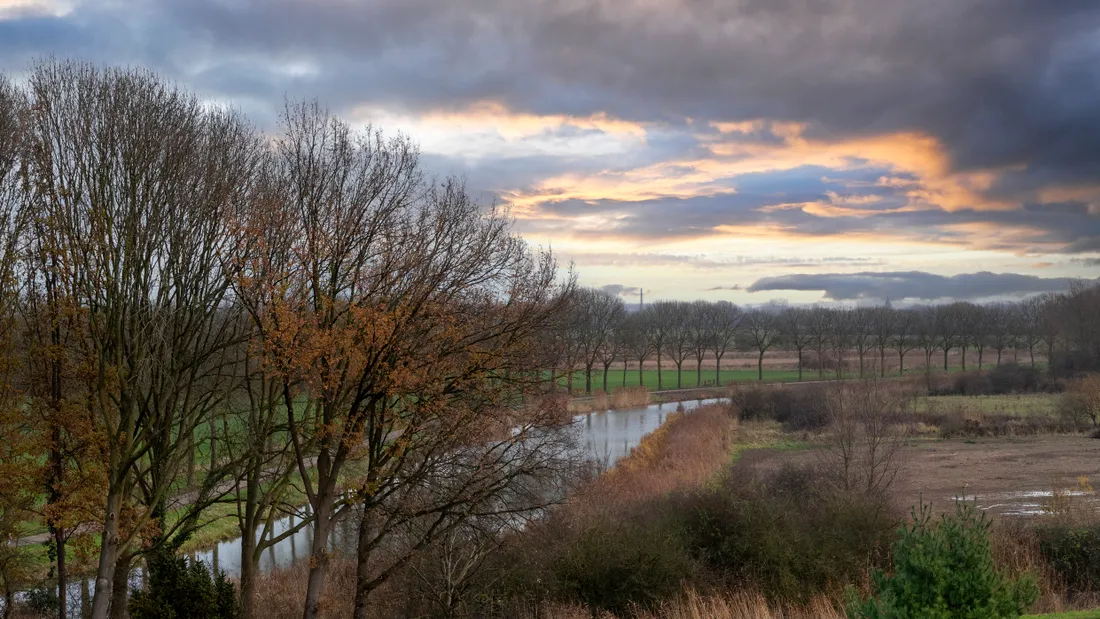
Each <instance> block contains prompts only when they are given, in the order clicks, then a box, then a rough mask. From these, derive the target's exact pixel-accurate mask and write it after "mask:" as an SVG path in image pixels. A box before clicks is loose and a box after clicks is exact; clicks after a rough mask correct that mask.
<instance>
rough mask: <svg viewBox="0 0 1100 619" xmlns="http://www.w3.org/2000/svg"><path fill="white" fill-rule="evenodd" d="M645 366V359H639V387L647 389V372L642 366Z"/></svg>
mask: <svg viewBox="0 0 1100 619" xmlns="http://www.w3.org/2000/svg"><path fill="white" fill-rule="evenodd" d="M643 365H645V359H638V386H639V387H645V370H643V369H642V366H643Z"/></svg>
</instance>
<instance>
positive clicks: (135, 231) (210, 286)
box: [30, 62, 255, 619]
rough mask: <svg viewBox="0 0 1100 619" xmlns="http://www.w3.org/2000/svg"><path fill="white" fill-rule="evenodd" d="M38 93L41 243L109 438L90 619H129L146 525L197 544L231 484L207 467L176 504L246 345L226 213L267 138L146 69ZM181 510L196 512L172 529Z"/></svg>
mask: <svg viewBox="0 0 1100 619" xmlns="http://www.w3.org/2000/svg"><path fill="white" fill-rule="evenodd" d="M30 87H31V92H32V95H33V97H34V101H35V104H34V108H33V109H34V115H33V119H32V127H33V129H32V140H33V149H34V158H33V160H32V165H31V172H30V173H31V175H32V177H33V184H34V187H35V189H36V196H35V199H36V201H37V203H38V208H39V209H40V212H41V213H42V216H43V218H44V220H45V221H46V225H43V226H42V227H41V231H42V232H43V234H46V235H47V238H46V240H45V241H44V243H43V244H44V246H46V247H48V248H49V251H51V252H54V253H55V255H56V256H57V259H56V260H53V259H50V260H47V261H46V263H47V264H49V265H54V266H56V271H55V272H54V273H53V274H51V275H50V277H53V278H54V279H55V281H57V282H58V286H59V287H60V288H61V289H62V290H64V293H65V295H66V297H67V298H70V299H73V300H74V302H75V303H76V304H77V305H78V306H79V307H81V308H82V309H83V311H84V312H86V315H87V332H86V333H85V334H83V337H82V341H81V343H80V346H81V348H82V354H83V355H84V358H85V359H87V360H88V362H89V363H90V364H91V367H92V368H93V369H92V372H93V373H94V375H95V376H96V378H95V379H94V380H93V381H91V384H92V385H93V390H92V392H91V393H90V394H89V395H88V397H87V402H88V407H89V410H88V413H89V414H90V415H91V416H92V417H93V418H94V420H95V422H96V424H97V426H98V427H100V428H101V430H102V432H103V434H104V436H105V441H104V445H105V451H104V454H103V458H104V461H105V463H106V469H107V471H108V490H107V495H106V517H105V519H104V522H103V526H102V531H101V535H102V544H101V553H100V561H99V566H98V569H97V574H96V590H95V599H94V601H93V605H92V616H93V617H94V618H95V619H102V618H104V617H106V616H107V613H108V608H109V607H110V609H111V614H112V615H114V616H122V615H123V614H124V613H125V603H126V594H127V591H126V585H125V583H126V576H127V574H128V572H129V565H130V562H131V560H132V558H133V557H134V554H135V552H136V551H137V550H138V547H137V546H136V544H135V542H136V541H137V540H138V538H139V537H142V536H144V533H143V531H146V530H147V527H146V525H147V524H148V523H150V522H152V523H155V526H154V527H153V530H155V531H156V533H155V534H153V536H152V537H151V538H149V537H148V536H145V539H143V542H144V543H143V544H142V548H143V549H148V548H150V547H151V546H150V544H152V545H153V546H156V545H159V544H163V543H168V542H169V540H171V539H173V538H178V537H177V534H178V535H179V536H183V535H186V534H187V532H189V531H190V530H193V529H194V527H195V526H196V522H197V518H198V515H199V513H201V510H202V508H203V507H204V506H205V505H206V504H208V503H209V501H211V500H213V494H214V493H215V489H216V488H217V482H218V480H219V478H220V476H221V474H222V472H221V471H217V470H214V469H213V468H211V469H210V470H208V471H207V475H206V476H205V478H204V480H203V483H202V485H201V487H200V489H199V491H198V492H197V494H194V495H193V496H192V497H190V498H191V500H188V501H181V500H180V497H181V492H180V491H181V490H182V488H181V486H180V484H179V480H180V479H183V478H184V477H185V476H182V475H180V473H181V472H182V471H183V469H184V466H185V464H186V462H187V458H188V456H189V449H188V447H189V446H190V443H191V440H192V438H191V437H192V436H193V433H194V431H195V429H196V428H198V427H200V425H202V424H205V423H206V421H207V419H208V417H209V416H210V415H211V413H212V411H214V410H215V409H216V408H217V407H218V405H219V401H220V397H221V394H223V393H224V390H223V389H222V388H221V386H220V383H221V381H222V378H221V377H222V376H223V372H222V371H221V367H222V365H223V364H224V363H225V359H224V356H223V355H222V352H223V351H224V349H225V347H226V345H227V343H228V342H229V341H231V340H232V339H233V337H234V336H233V334H232V333H231V332H230V327H231V323H230V322H229V321H226V320H225V319H224V312H222V311H221V310H222V309H223V300H224V298H225V292H226V289H227V286H228V279H229V278H228V277H227V276H226V274H225V272H224V270H223V265H222V257H223V256H224V253H225V250H226V249H227V248H226V246H225V241H226V238H225V236H224V235H223V234H222V230H223V221H224V220H223V216H222V215H223V213H224V212H225V211H226V210H227V209H228V208H229V207H230V205H231V204H232V203H233V202H234V201H235V200H237V199H238V197H239V196H240V194H241V192H243V191H245V190H246V188H247V186H248V180H247V177H248V174H249V173H250V169H249V161H248V160H249V157H250V156H251V153H252V146H253V145H254V144H255V140H254V139H253V136H252V133H251V130H250V128H249V127H248V126H247V125H245V124H244V123H242V122H241V121H240V120H239V119H238V118H237V117H236V116H234V115H233V114H230V113H227V112H223V111H221V110H218V109H215V108H209V107H204V106H202V105H200V104H199V102H198V101H197V100H196V99H195V98H194V97H193V96H190V95H187V94H185V93H183V92H181V91H179V90H175V89H173V88H172V87H169V86H167V85H166V84H164V83H163V82H162V81H160V80H159V79H157V78H156V77H155V76H152V75H150V74H148V73H144V72H141V71H121V70H106V71H101V70H98V69H95V68H92V67H90V66H87V65H81V64H76V63H55V62H46V63H43V64H40V65H38V66H37V67H35V69H34V71H33V72H32V75H31V77H30ZM88 144H95V145H97V148H88V147H87V145H88ZM176 506H178V507H180V508H182V509H183V510H184V511H185V514H184V515H183V516H182V517H181V518H178V519H174V520H173V521H171V522H169V521H167V520H166V519H165V518H164V516H165V515H166V514H167V513H168V511H169V510H170V509H171V508H173V507H176ZM112 597H113V599H112Z"/></svg>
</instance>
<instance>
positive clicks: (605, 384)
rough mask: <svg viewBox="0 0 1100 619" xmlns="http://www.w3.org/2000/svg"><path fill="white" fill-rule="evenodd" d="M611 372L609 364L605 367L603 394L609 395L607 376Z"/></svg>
mask: <svg viewBox="0 0 1100 619" xmlns="http://www.w3.org/2000/svg"><path fill="white" fill-rule="evenodd" d="M610 371H611V364H610V363H607V364H604V366H603V392H604V393H607V374H608V372H610Z"/></svg>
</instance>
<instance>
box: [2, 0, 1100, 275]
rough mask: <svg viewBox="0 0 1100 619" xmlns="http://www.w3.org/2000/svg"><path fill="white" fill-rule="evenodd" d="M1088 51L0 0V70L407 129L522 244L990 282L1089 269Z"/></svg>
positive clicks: (790, 28) (314, 8)
mask: <svg viewBox="0 0 1100 619" xmlns="http://www.w3.org/2000/svg"><path fill="white" fill-rule="evenodd" d="M1098 32H1100V4H1097V3H1096V2H1095V1H1094V0H1065V1H1062V2H1009V3H1005V2H1003V1H1001V0H929V1H928V2H912V1H911V0H877V1H872V0H821V1H817V2H805V1H804V0H730V1H728V2H718V1H714V0H658V1H646V2H625V3H624V2H621V1H620V0H451V1H448V2H444V3H440V2H438V1H437V0H371V1H369V2H366V1H363V0H325V1H324V2H315V1H311V0H232V1H226V0H158V1H156V2H142V3H124V2H118V1H117V0H86V1H81V0H6V1H5V0H0V68H3V69H5V70H7V71H14V72H19V71H23V70H25V69H26V67H27V64H28V63H29V62H30V61H31V60H32V59H34V58H36V57H41V56H43V55H47V54H54V55H57V56H58V57H79V58H84V59H88V60H92V61H95V62H101V63H112V64H121V65H135V64H140V65H146V66H149V67H151V68H153V69H155V70H157V71H159V72H161V73H163V74H165V75H166V76H168V77H170V78H172V79H174V80H177V81H179V82H181V83H183V84H186V85H187V86H188V87H191V88H194V89H196V90H197V91H198V92H199V94H200V95H201V96H202V97H204V98H206V99H208V100H210V101H214V102H222V103H231V104H232V105H234V106H237V107H239V108H241V109H242V110H244V111H245V112H247V113H249V114H250V115H252V116H253V117H254V118H256V120H257V122H258V123H259V124H260V125H261V126H262V127H266V128H271V127H272V126H273V125H274V122H273V121H274V112H275V110H276V109H277V108H278V107H279V106H280V105H281V104H282V101H283V100H284V97H291V98H296V97H318V98H320V100H321V101H322V102H324V103H326V104H328V105H331V106H332V107H333V109H334V110H336V111H337V112H339V113H341V114H344V115H345V116H347V117H349V118H351V119H353V120H354V121H355V122H365V121H367V120H374V121H376V122H378V123H379V124H381V125H382V126H383V127H385V128H390V129H392V128H398V129H402V130H405V131H407V132H409V133H410V134H411V135H412V136H413V137H414V138H415V139H417V140H418V141H419V142H420V143H421V144H422V145H423V148H424V153H425V163H426V165H427V167H428V168H429V170H431V171H432V172H438V173H444V174H446V173H459V174H468V176H469V178H470V181H471V183H470V186H471V187H472V188H474V189H475V190H478V191H483V192H484V194H485V195H486V196H488V197H491V198H497V199H500V200H503V201H507V202H511V203H513V204H514V205H515V210H514V214H515V215H516V216H517V218H518V222H517V227H518V230H520V231H521V232H523V233H526V234H528V235H538V236H540V237H541V238H543V239H547V238H551V237H552V240H555V241H556V240H558V239H566V240H574V241H580V242H590V241H604V240H606V241H609V242H614V243H619V244H620V246H629V245H630V244H631V243H634V244H639V243H640V242H642V241H644V242H645V243H646V244H647V247H651V246H652V245H653V243H654V242H658V243H662V242H663V243H668V244H675V243H679V242H682V241H686V240H692V239H699V238H704V237H715V238H719V239H724V238H744V237H760V238H765V239H771V238H780V237H787V238H791V237H794V238H796V239H802V240H805V239H834V240H835V239H844V241H845V242H851V243H852V244H853V246H854V247H853V249H852V250H851V251H852V252H856V251H858V248H857V247H855V246H857V245H858V244H859V243H861V242H874V243H879V244H882V243H891V242H896V241H906V242H910V243H921V244H937V245H942V246H950V247H951V248H952V249H963V250H990V251H994V252H1000V254H1001V260H1002V262H1001V264H1006V263H1007V262H1008V261H1009V260H1010V259H1011V258H1012V256H1013V255H1014V254H1052V253H1066V254H1082V255H1088V254H1092V253H1094V252H1098V251H1100V184H1098V183H1097V182H1096V180H1095V179H1096V170H1097V169H1100V115H1097V114H1096V113H1095V110H1096V109H1100V73H1097V72H1096V71H1095V67H1096V66H1097V65H1098V63H1100V45H1096V44H1095V41H1096V35H1097V33H1098ZM730 59H736V60H735V61H731V60H730ZM670 251H671V250H670ZM844 251H845V252H847V251H849V250H847V249H845V250H844ZM680 252H681V253H682V249H681V250H680ZM1046 258H1047V256H1043V257H1041V258H1039V259H1043V260H1046ZM602 260H603V262H605V263H606V262H609V261H614V264H613V265H612V266H622V265H632V266H635V267H638V268H643V267H648V266H653V265H669V264H680V265H688V266H692V267H695V268H711V267H716V268H722V267H726V266H730V264H729V263H728V261H726V259H725V258H722V257H715V256H694V257H692V256H683V259H682V260H681V259H679V258H673V257H669V256H663V255H662V256H656V257H641V256H640V255H638V254H637V253H636V252H635V253H632V250H631V249H629V248H628V249H625V250H624V252H623V255H622V256H621V257H619V258H617V259H611V258H607V259H602ZM578 262H582V260H581V259H580V258H578ZM582 264H583V262H582ZM754 264H759V265H760V266H762V267H768V268H824V267H826V266H836V267H837V268H839V267H841V266H850V267H860V266H861V264H862V265H863V266H872V265H874V264H876V263H875V262H873V261H872V262H866V263H861V262H860V261H859V259H854V260H851V261H847V262H836V263H832V264H829V263H821V262H818V261H814V260H810V259H808V260H804V261H797V260H795V261H792V262H781V261H780V262H767V261H766V260H765V261H762V262H759V263H754ZM988 264H989V263H983V266H986V268H990V267H989V266H987V265H988ZM1055 264H1064V262H1062V261H1058V262H1055ZM919 268H926V266H925V265H923V264H922V265H920V267H919ZM1011 268H1015V267H1011ZM618 277H619V276H615V278H618ZM624 279H625V278H624ZM695 288H698V286H697V285H696V286H695Z"/></svg>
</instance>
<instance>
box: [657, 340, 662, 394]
mask: <svg viewBox="0 0 1100 619" xmlns="http://www.w3.org/2000/svg"><path fill="white" fill-rule="evenodd" d="M660 390H661V351H660V349H658V350H657V391H660Z"/></svg>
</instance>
